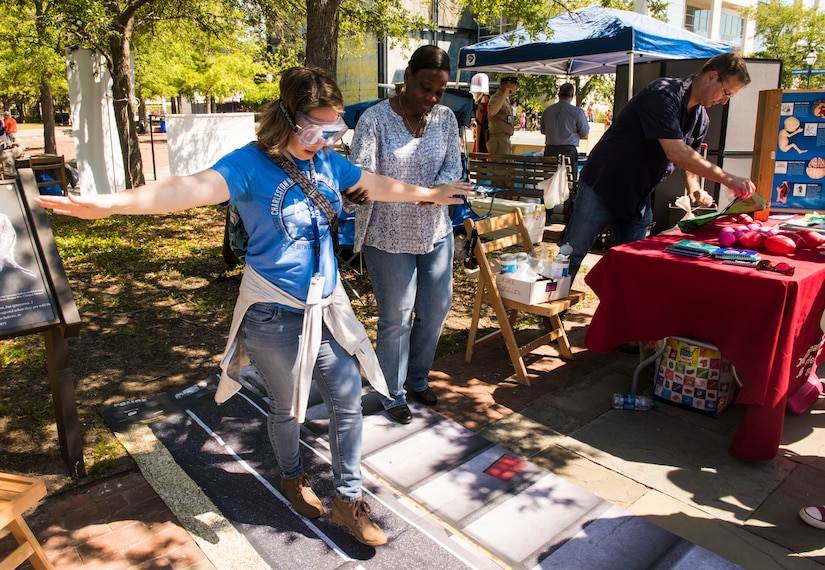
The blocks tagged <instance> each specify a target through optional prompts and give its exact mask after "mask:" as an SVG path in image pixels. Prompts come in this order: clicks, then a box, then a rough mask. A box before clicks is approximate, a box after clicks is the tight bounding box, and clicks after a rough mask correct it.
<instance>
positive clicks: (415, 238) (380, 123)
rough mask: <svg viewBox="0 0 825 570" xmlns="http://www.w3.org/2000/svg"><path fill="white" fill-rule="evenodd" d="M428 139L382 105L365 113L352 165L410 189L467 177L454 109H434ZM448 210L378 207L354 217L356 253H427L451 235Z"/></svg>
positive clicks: (378, 204)
mask: <svg viewBox="0 0 825 570" xmlns="http://www.w3.org/2000/svg"><path fill="white" fill-rule="evenodd" d="M426 121H427V123H426V125H425V127H424V134H423V136H422V137H421V138H414V137H413V136H412V135H411V134H410V132H409V131H408V130H407V128H406V127H405V126H404V121H403V119H402V118H401V116H400V115H398V114H396V113H395V111H393V110H392V108H391V107H390V103H389V100H386V101H381V102H380V103H378V104H376V105H373V106H372V107H370V108H368V109H367V110H366V111H364V114H363V115H361V118H360V119H359V121H358V126H357V128H356V129H355V136H354V137H353V139H352V147H351V152H350V160H351V161H352V162H353V163H354V164H356V165H357V166H358V167H360V168H362V169H364V170H368V171H370V172H374V173H376V174H383V175H385V176H389V177H391V178H395V179H396V180H401V181H402V182H407V183H408V184H415V185H418V186H425V187H427V188H432V187H434V186H438V185H439V184H444V183H447V182H452V181H454V180H459V179H460V178H461V174H462V168H461V149H460V146H459V136H458V122H457V121H456V118H455V115H454V114H453V112H452V111H451V110H450V108H449V107H445V106H443V105H435V106H434V107H433V108H432V111H431V112H430V114H429V116H428V117H427V119H426ZM452 231H453V228H452V224H451V222H450V216H449V212H448V208H447V206H436V205H433V204H430V205H426V206H417V205H416V204H415V203H414V202H375V201H370V202H367V203H366V204H364V205H363V206H359V207H358V209H357V212H356V215H355V245H354V248H353V249H354V250H355V251H361V249H362V247H363V246H364V245H369V246H372V247H375V248H377V249H380V250H382V251H385V252H387V253H409V254H416V255H419V254H424V253H429V252H431V251H432V250H433V244H434V243H435V242H436V241H438V240H440V239H442V238H443V237H444V236H446V235H448V234H450V233H452Z"/></svg>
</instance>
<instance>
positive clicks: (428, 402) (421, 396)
mask: <svg viewBox="0 0 825 570" xmlns="http://www.w3.org/2000/svg"><path fill="white" fill-rule="evenodd" d="M410 394H411V395H412V397H413V398H415V399H416V400H417V401H419V402H421V403H422V404H424V405H425V406H435V405H436V404H437V403H438V396H436V395H435V392H433V390H432V388H430V387H429V386H427V387H426V388H425V389H423V390H421V391H420V392H416V391H414V390H410Z"/></svg>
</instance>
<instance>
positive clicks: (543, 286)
mask: <svg viewBox="0 0 825 570" xmlns="http://www.w3.org/2000/svg"><path fill="white" fill-rule="evenodd" d="M496 286H498V292H499V295H501V296H502V297H503V298H505V299H511V300H513V301H518V302H520V303H525V304H527V305H535V304H536V303H545V302H547V301H554V300H556V299H564V298H565V297H567V296H568V295H569V294H570V277H562V278H561V279H558V280H553V279H540V280H539V281H523V280H521V279H515V278H513V277H510V276H508V275H502V274H501V273H499V274H498V275H496Z"/></svg>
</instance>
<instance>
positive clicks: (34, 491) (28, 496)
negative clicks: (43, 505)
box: [0, 473, 54, 570]
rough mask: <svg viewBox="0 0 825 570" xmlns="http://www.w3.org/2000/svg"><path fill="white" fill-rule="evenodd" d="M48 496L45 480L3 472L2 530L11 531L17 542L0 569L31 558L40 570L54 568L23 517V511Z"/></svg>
mask: <svg viewBox="0 0 825 570" xmlns="http://www.w3.org/2000/svg"><path fill="white" fill-rule="evenodd" d="M45 496H46V485H45V484H44V483H43V481H41V480H39V479H32V478H31V477H21V476H19V475H12V474H11V473H0V530H8V531H9V532H11V534H12V535H14V538H15V540H16V541H17V544H18V546H17V548H15V549H14V550H12V551H11V552H10V553H9V554H8V555H7V556H6V557H5V558H3V559H2V560H0V568H3V569H6V568H17V567H18V566H20V565H21V564H23V563H24V562H27V561H28V562H29V564H31V565H32V566H33V567H34V568H36V569H37V570H53V568H54V567H53V566H52V564H51V562H49V559H48V558H46V554H45V553H44V552H43V549H42V548H41V547H40V543H39V542H38V541H37V538H36V537H35V536H34V534H32V531H31V529H30V528H29V525H27V524H26V521H25V520H23V513H24V512H26V511H27V510H29V509H30V508H32V507H33V506H35V505H36V504H37V502H38V501H39V500H40V499H42V498H43V497H45Z"/></svg>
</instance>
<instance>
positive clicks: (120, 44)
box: [109, 20, 146, 188]
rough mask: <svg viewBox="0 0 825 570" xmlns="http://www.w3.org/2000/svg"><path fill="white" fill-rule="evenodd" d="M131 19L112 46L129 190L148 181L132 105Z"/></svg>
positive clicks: (115, 96)
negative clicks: (144, 171)
mask: <svg viewBox="0 0 825 570" xmlns="http://www.w3.org/2000/svg"><path fill="white" fill-rule="evenodd" d="M131 28H132V24H131V20H130V21H128V22H127V23H125V24H122V28H121V30H119V31H120V33H118V34H113V37H112V40H111V42H110V44H109V48H110V50H111V56H112V59H111V64H110V66H111V67H110V69H109V71H110V72H111V74H112V100H113V107H114V111H115V123H116V124H117V134H118V140H119V141H120V153H121V155H122V157H123V170H124V174H125V175H126V188H134V187H135V186H141V185H142V184H144V183H145V182H146V180H145V179H144V177H143V161H142V160H141V157H140V146H139V141H138V136H137V129H136V128H135V110H134V105H133V104H132V99H133V97H132V84H131V80H130V79H131V75H132V64H131V58H130V48H129V41H130V37H131V35H132V33H131V32H132V29H131Z"/></svg>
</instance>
